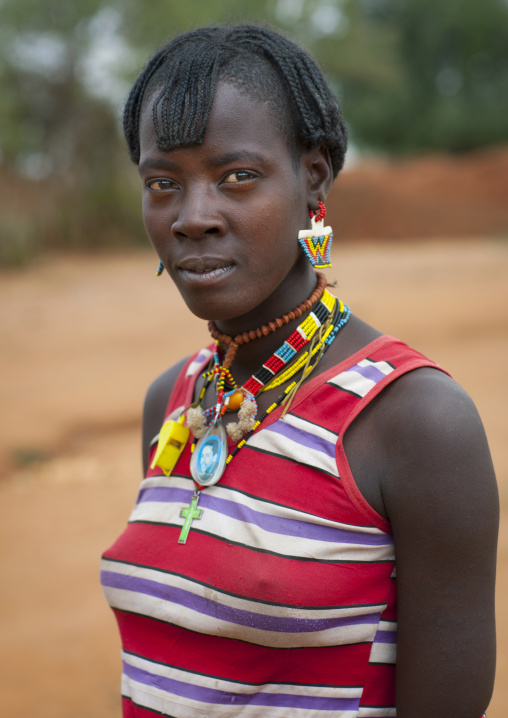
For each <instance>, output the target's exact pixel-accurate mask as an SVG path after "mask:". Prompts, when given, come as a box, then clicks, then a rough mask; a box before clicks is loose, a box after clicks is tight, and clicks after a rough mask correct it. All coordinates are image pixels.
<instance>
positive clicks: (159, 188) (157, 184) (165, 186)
mask: <svg viewBox="0 0 508 718" xmlns="http://www.w3.org/2000/svg"><path fill="white" fill-rule="evenodd" d="M146 186H147V187H148V189H150V190H152V191H153V192H165V191H167V190H170V189H175V187H176V183H175V182H172V181H171V180H167V179H156V180H150V181H149V182H147V183H146Z"/></svg>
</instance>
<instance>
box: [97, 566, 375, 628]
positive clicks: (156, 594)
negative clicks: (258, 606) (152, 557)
mask: <svg viewBox="0 0 508 718" xmlns="http://www.w3.org/2000/svg"><path fill="white" fill-rule="evenodd" d="M101 584H102V585H103V586H109V587H110V588H120V589H123V590H125V591H134V592H136V593H143V594H146V595H147V596H152V598H159V599H161V600H163V601H168V602H170V603H174V604H177V605H179V606H184V607H185V608H189V609H190V610H192V611H196V612H197V613H201V614H204V615H205V616H211V617H212V618H217V619H218V620H221V621H227V622H228V623H234V624H235V625H238V626H248V627H249V628H256V629H258V630H260V631H272V632H273V633H314V632H315V631H326V630H328V629H330V628H344V627H347V626H365V625H373V624H376V623H378V621H379V616H380V615H381V614H380V612H379V611H378V612H376V613H366V614H363V615H361V616H346V617H345V618H339V617H334V618H287V617H279V616H265V615H264V614H261V613H254V612H253V611H245V610H243V609H240V608H233V607H231V606H226V605H224V604H221V603H217V602H216V601H212V600H210V599H208V598H204V597H203V596H197V595H196V594H195V593H192V592H191V591H186V590H184V589H183V588H177V587H175V586H167V585H166V584H163V583H158V582H157V581H152V580H150V579H147V578H137V577H136V576H126V575H124V574H122V573H116V572H114V571H101Z"/></svg>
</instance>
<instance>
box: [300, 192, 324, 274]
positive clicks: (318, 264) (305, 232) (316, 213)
mask: <svg viewBox="0 0 508 718" xmlns="http://www.w3.org/2000/svg"><path fill="white" fill-rule="evenodd" d="M318 206H319V210H312V209H309V216H310V223H311V229H302V230H300V232H298V243H299V244H300V246H301V247H302V249H303V251H304V252H305V256H306V257H307V259H308V260H309V262H310V263H311V264H312V266H313V267H315V268H316V269H325V268H326V267H331V266H332V263H331V262H330V249H331V246H332V239H333V232H332V228H331V227H325V226H324V223H323V219H324V218H325V215H326V207H325V205H324V203H323V202H321V200H318Z"/></svg>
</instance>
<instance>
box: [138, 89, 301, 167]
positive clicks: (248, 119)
mask: <svg viewBox="0 0 508 718" xmlns="http://www.w3.org/2000/svg"><path fill="white" fill-rule="evenodd" d="M156 96H157V95H156V94H155V93H154V95H153V99H152V98H150V101H149V102H147V103H146V104H145V106H144V108H143V111H142V113H141V117H140V147H141V157H140V165H141V164H142V163H143V161H144V160H146V158H147V156H148V155H150V156H152V155H153V154H157V155H159V156H160V154H161V152H162V154H166V152H164V151H161V150H160V149H158V147H157V146H158V137H157V132H156V128H155V125H154V118H153V108H154V101H155V98H156ZM158 109H159V112H160V106H159V108H158ZM158 121H159V124H161V121H162V118H160V117H159V118H158ZM188 147H201V148H202V149H203V150H208V151H209V152H210V153H212V154H220V155H222V154H224V153H225V152H228V151H229V152H233V153H234V152H239V151H240V150H242V151H244V152H246V153H248V152H251V153H258V154H260V155H264V154H265V153H267V154H270V153H274V152H275V153H278V152H281V151H284V152H285V153H286V154H288V147H287V141H286V138H285V137H284V135H283V133H282V131H281V129H280V128H279V126H278V124H277V123H276V122H275V120H274V118H273V113H272V110H271V108H270V105H269V103H268V102H260V101H259V100H257V99H255V98H253V97H252V96H251V95H249V93H248V92H246V91H245V90H243V89H241V88H239V87H237V86H236V85H235V84H232V83H229V82H220V83H219V84H218V86H217V90H216V93H215V97H214V101H213V104H212V108H211V111H210V115H209V117H208V122H207V124H206V128H205V136H204V140H203V143H202V144H201V145H189V146H188ZM175 149H176V148H175ZM169 151H170V152H171V150H169Z"/></svg>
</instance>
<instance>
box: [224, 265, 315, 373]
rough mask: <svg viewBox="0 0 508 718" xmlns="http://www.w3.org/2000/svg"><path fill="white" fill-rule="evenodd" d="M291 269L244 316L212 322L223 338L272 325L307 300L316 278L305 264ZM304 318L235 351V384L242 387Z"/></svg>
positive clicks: (233, 369) (303, 315) (233, 366)
mask: <svg viewBox="0 0 508 718" xmlns="http://www.w3.org/2000/svg"><path fill="white" fill-rule="evenodd" d="M299 265H300V263H299V264H297V265H295V267H294V268H293V270H292V271H291V272H290V274H289V275H288V276H287V277H286V278H285V279H284V280H283V282H282V283H281V284H280V285H279V287H277V289H276V290H275V292H273V293H272V294H271V295H270V296H269V297H268V298H267V299H266V300H265V301H264V302H262V304H260V305H259V306H257V307H256V308H255V309H253V310H252V311H251V312H249V313H248V314H245V315H243V316H241V317H236V318H234V319H228V320H222V321H217V322H215V325H216V327H217V329H218V330H219V331H220V332H222V333H223V334H227V335H229V336H231V337H235V336H236V335H238V334H242V333H243V332H248V331H250V330H252V329H257V328H258V327H262V326H263V325H266V324H268V323H269V322H273V320H274V319H276V318H281V317H282V316H283V315H285V314H288V312H291V311H292V310H294V309H295V308H296V307H297V306H298V305H300V304H301V303H302V302H304V301H305V300H306V299H308V298H309V297H310V295H311V294H312V293H313V291H314V289H315V288H316V274H315V272H314V271H313V269H312V268H311V267H310V265H309V264H308V263H307V262H305V263H301V266H299ZM306 314H307V312H305V314H302V316H300V317H299V318H295V319H294V320H290V321H289V322H288V323H287V324H284V325H283V326H282V327H280V328H279V329H277V330H276V331H275V332H272V333H270V334H268V335H267V336H263V337H261V338H256V339H254V340H253V341H250V342H249V343H247V344H244V345H241V346H239V347H238V349H237V352H236V355H235V359H234V361H233V364H232V365H231V371H232V373H233V376H234V377H235V380H236V381H237V383H239V384H242V383H243V382H244V381H246V380H247V379H248V378H249V377H250V376H251V374H252V373H253V372H254V371H256V370H257V369H259V367H260V366H261V365H262V364H263V362H264V361H266V359H267V358H268V357H269V356H270V355H271V354H273V352H274V351H276V349H278V348H279V347H280V346H281V345H282V344H283V343H284V341H285V339H287V337H289V335H290V334H291V333H292V332H293V331H294V330H295V329H296V327H297V326H298V325H299V324H300V323H301V322H302V321H303V319H304V317H305V316H306Z"/></svg>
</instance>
